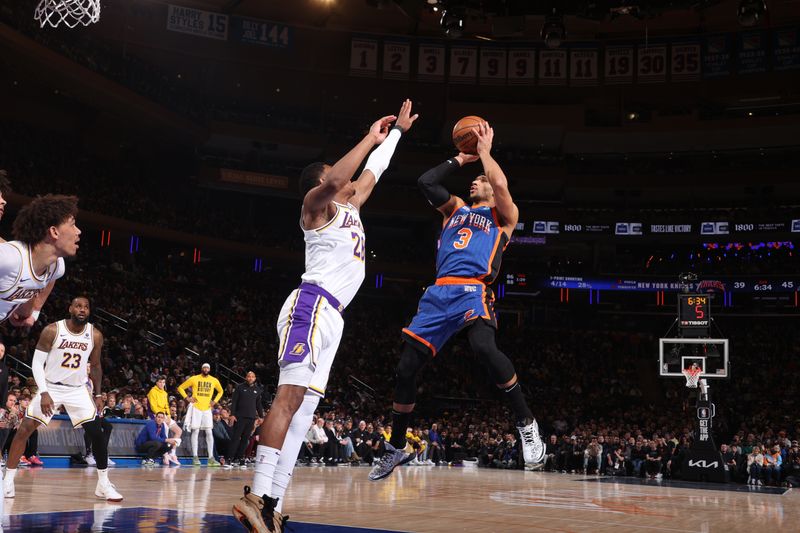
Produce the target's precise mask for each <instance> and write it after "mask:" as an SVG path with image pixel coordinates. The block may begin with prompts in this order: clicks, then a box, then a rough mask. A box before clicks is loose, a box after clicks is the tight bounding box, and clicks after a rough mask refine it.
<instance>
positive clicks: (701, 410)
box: [697, 407, 711, 420]
mask: <svg viewBox="0 0 800 533" xmlns="http://www.w3.org/2000/svg"><path fill="white" fill-rule="evenodd" d="M709 414H710V413H709V411H708V407H698V408H697V418H698V419H699V420H708V419H709V418H711V417H710V416H709Z"/></svg>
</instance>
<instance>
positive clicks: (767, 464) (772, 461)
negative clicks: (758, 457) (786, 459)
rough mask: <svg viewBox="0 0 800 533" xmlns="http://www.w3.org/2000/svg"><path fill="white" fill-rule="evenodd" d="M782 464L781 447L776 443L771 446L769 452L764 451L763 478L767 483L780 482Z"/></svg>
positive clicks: (776, 483)
mask: <svg viewBox="0 0 800 533" xmlns="http://www.w3.org/2000/svg"><path fill="white" fill-rule="evenodd" d="M782 464H783V457H782V456H781V447H780V446H778V445H777V444H776V445H775V446H773V447H772V450H771V452H769V451H768V452H765V453H764V479H765V480H766V482H767V483H768V484H774V485H776V486H777V485H779V484H780V481H781V466H782Z"/></svg>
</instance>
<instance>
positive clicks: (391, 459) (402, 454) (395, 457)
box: [369, 442, 417, 481]
mask: <svg viewBox="0 0 800 533" xmlns="http://www.w3.org/2000/svg"><path fill="white" fill-rule="evenodd" d="M408 448H410V446H406V447H405V448H404V449H402V450H398V449H397V448H395V447H394V446H392V445H391V444H389V443H388V442H387V443H386V453H384V454H383V457H381V458H380V460H379V461H378V464H377V465H375V467H374V468H373V469H372V471H371V472H370V473H369V479H370V481H378V480H380V479H383V478H385V477H387V476H388V475H389V474H391V473H392V472H393V471H394V469H395V467H396V466H401V465H404V464H406V463H408V462H409V461H411V460H413V459H414V458H415V457H416V456H417V454H416V453H415V452H414V450H413V449H412V450H411V451H408Z"/></svg>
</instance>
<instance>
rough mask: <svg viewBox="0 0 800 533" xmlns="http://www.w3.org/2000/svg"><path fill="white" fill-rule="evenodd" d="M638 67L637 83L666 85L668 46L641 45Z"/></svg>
mask: <svg viewBox="0 0 800 533" xmlns="http://www.w3.org/2000/svg"><path fill="white" fill-rule="evenodd" d="M636 65H637V68H636V82H637V83H665V82H666V81H667V45H665V44H657V45H646V46H643V45H639V53H638V57H637V62H636Z"/></svg>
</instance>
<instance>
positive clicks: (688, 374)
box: [681, 367, 703, 389]
mask: <svg viewBox="0 0 800 533" xmlns="http://www.w3.org/2000/svg"><path fill="white" fill-rule="evenodd" d="M681 373H682V374H683V377H685V378H686V386H687V387H689V388H690V389H696V388H697V382H698V381H700V374H702V373H703V369H702V368H698V367H689V368H684V369H683V370H681Z"/></svg>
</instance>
